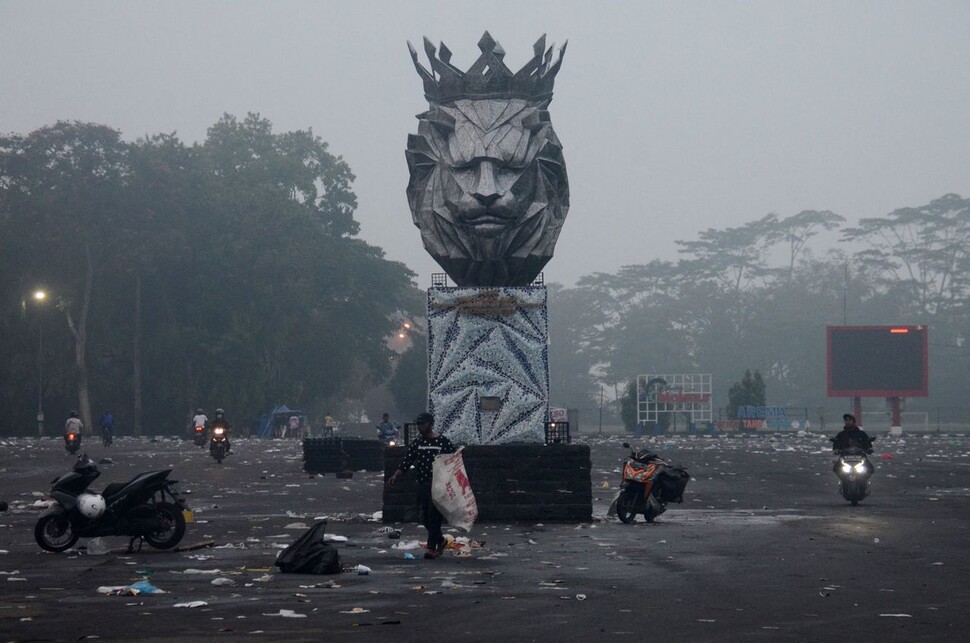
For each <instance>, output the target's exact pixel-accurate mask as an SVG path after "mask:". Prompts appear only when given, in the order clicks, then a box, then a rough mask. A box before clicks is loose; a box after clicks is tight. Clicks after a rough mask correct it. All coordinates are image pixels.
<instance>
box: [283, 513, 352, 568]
mask: <svg viewBox="0 0 970 643" xmlns="http://www.w3.org/2000/svg"><path fill="white" fill-rule="evenodd" d="M326 529H327V521H326V520H321V521H319V522H317V523H316V524H314V525H313V526H312V527H310V528H309V529H308V530H307V531H306V532H305V533H304V534H303V535H302V536H300V537H299V538H297V540H296V542H294V543H293V544H292V545H290V546H289V547H287V548H286V549H284V550H283V551H282V552H280V555H279V556H277V557H276V566H277V567H279V568H280V571H281V572H283V573H287V574H339V573H340V554H338V553H337V549H336V547H334V546H333V545H331V544H330V543H328V542H324V540H323V532H324V531H326Z"/></svg>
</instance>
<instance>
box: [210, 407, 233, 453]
mask: <svg viewBox="0 0 970 643" xmlns="http://www.w3.org/2000/svg"><path fill="white" fill-rule="evenodd" d="M217 426H221V427H222V428H223V429H225V430H226V432H225V436H226V453H229V452H230V451H232V449H231V448H230V447H229V430H230V429H231V428H232V425H231V424H229V418H227V417H226V412H225V411H223V410H222V409H216V414H215V417H213V418H212V428H215V427H217Z"/></svg>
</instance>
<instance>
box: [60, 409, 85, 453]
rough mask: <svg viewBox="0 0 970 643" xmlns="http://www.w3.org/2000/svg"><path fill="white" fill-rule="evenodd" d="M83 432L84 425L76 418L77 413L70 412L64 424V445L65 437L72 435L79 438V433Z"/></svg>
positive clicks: (65, 442)
mask: <svg viewBox="0 0 970 643" xmlns="http://www.w3.org/2000/svg"><path fill="white" fill-rule="evenodd" d="M83 430H84V423H83V422H81V418H79V417H78V416H77V411H71V414H70V415H69V416H68V418H67V421H66V422H65V423H64V444H65V445H67V436H68V435H70V434H71V433H74V434H75V435H77V436H78V437H81V433H82V431H83Z"/></svg>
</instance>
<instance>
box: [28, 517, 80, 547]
mask: <svg viewBox="0 0 970 643" xmlns="http://www.w3.org/2000/svg"><path fill="white" fill-rule="evenodd" d="M77 539H78V534H77V532H76V531H75V530H74V525H72V524H71V521H70V520H68V519H67V515H66V514H65V513H63V512H61V513H55V514H50V515H47V516H43V517H42V518H41V519H40V520H38V521H37V525H36V526H35V527H34V540H36V541H37V544H38V545H40V547H41V549H45V550H47V551H53V552H62V551H65V550H67V549H70V548H71V547H73V546H74V543H76V542H77Z"/></svg>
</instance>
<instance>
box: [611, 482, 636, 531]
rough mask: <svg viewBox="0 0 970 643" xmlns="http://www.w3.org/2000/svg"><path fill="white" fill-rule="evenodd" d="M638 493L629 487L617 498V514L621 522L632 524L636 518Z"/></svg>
mask: <svg viewBox="0 0 970 643" xmlns="http://www.w3.org/2000/svg"><path fill="white" fill-rule="evenodd" d="M636 505H637V497H636V493H635V492H633V491H630V490H629V489H627V490H626V491H624V492H623V493H621V494H620V497H619V498H617V499H616V516H617V517H618V518H619V519H620V521H621V522H623V523H625V524H630V523H632V522H633V521H634V520H636V517H637V514H636Z"/></svg>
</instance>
